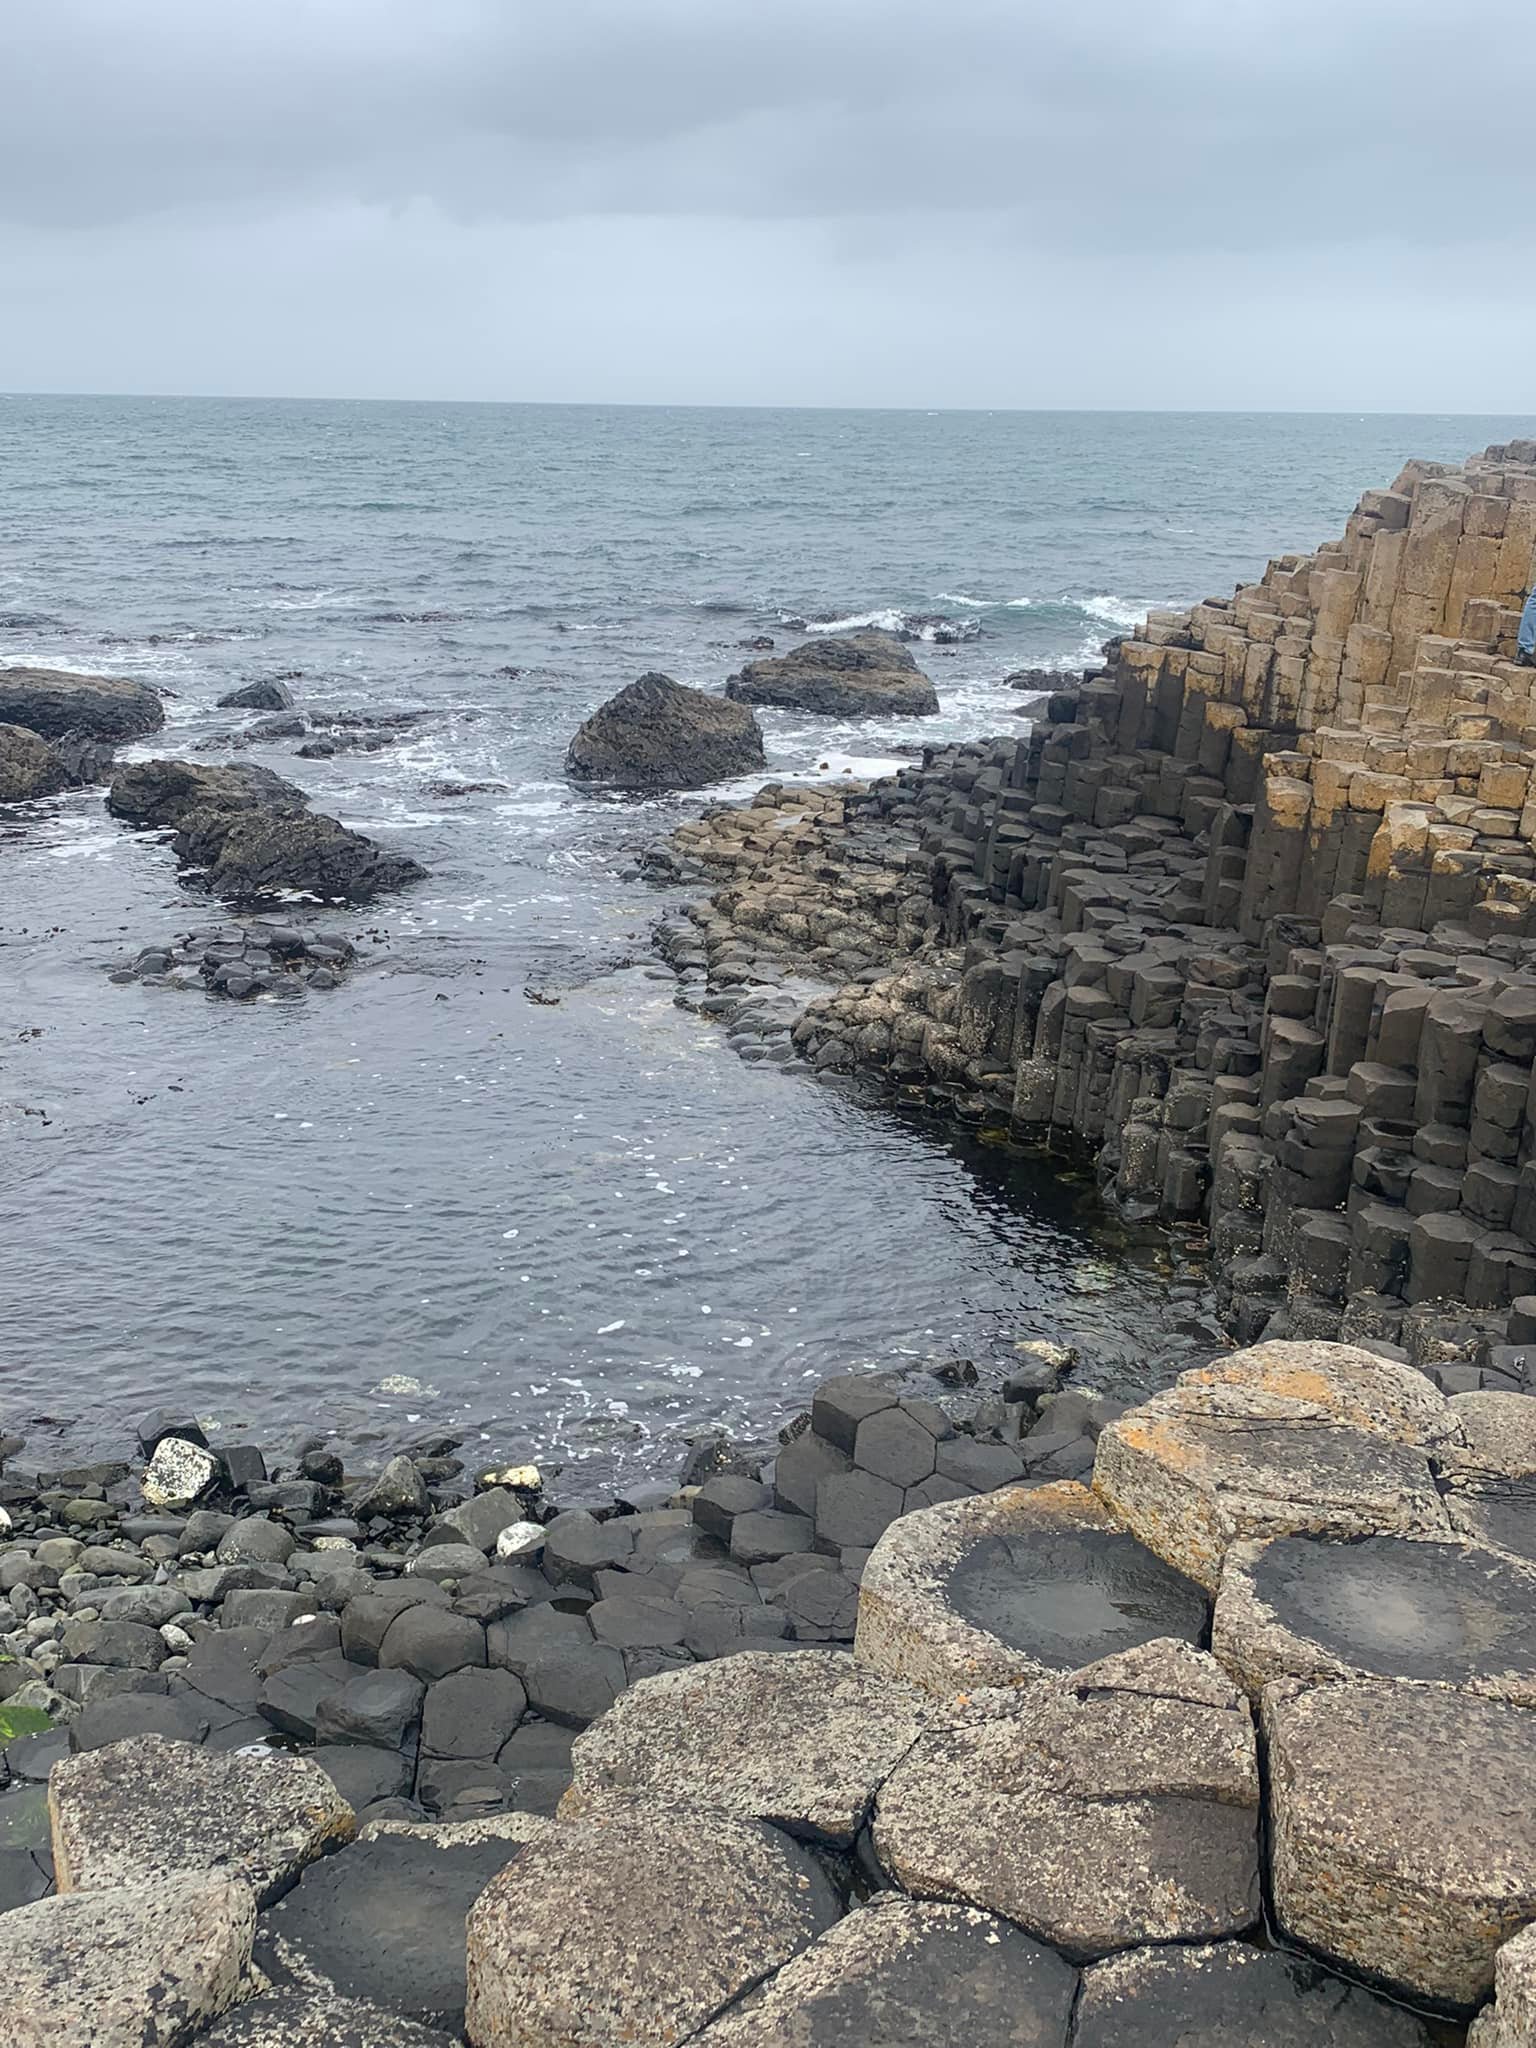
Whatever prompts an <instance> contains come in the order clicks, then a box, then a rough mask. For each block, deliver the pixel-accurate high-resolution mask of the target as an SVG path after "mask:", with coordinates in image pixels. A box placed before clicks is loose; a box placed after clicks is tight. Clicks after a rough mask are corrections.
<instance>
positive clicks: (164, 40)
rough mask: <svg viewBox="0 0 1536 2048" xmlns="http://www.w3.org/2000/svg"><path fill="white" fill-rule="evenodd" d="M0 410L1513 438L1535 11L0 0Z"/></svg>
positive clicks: (705, 0) (988, 1) (1194, 0)
mask: <svg viewBox="0 0 1536 2048" xmlns="http://www.w3.org/2000/svg"><path fill="white" fill-rule="evenodd" d="M0 94H3V99H0V389H11V390H55V391H59V390H66V391H67V390H76V391H80V390H83V391H152V392H240V393H290V394H304V395H334V396H358V397H388V396H397V397H433V398H490V399H575V400H606V401H621V400H622V401H660V402H667V403H682V402H689V401H693V402H699V403H746V404H818V405H839V404H868V405H974V406H1136V407H1139V406H1175V407H1184V406H1217V407H1220V406H1233V407H1255V408H1291V407H1301V408H1324V409H1332V408H1341V409H1349V410H1357V409H1367V408H1368V409H1373V410H1385V411H1393V410H1427V411H1458V412H1470V411H1490V412H1492V411H1510V412H1522V413H1523V412H1528V411H1531V410H1533V409H1536V147H1533V145H1532V134H1533V122H1536V0H1053V4H1051V5H1049V6H1044V5H1040V4H1036V0H0Z"/></svg>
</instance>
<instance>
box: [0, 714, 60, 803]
mask: <svg viewBox="0 0 1536 2048" xmlns="http://www.w3.org/2000/svg"><path fill="white" fill-rule="evenodd" d="M69 787H70V775H69V772H68V770H67V769H66V768H65V766H64V763H63V761H62V760H61V759H60V757H59V755H58V754H57V753H56V752H55V750H54V749H53V748H52V747H51V746H50V745H49V744H48V742H47V740H45V739H44V738H43V737H42V736H41V734H39V733H35V732H30V731H29V730H28V729H27V728H26V727H25V726H22V725H0V804H24V803H30V802H31V801H32V799H33V798H34V797H40V796H58V795H59V794H60V792H61V791H63V790H66V789H68V788H69Z"/></svg>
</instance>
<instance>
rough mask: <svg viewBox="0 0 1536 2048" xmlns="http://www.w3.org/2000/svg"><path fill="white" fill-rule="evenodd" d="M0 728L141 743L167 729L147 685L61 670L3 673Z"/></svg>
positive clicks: (1, 670)
mask: <svg viewBox="0 0 1536 2048" xmlns="http://www.w3.org/2000/svg"><path fill="white" fill-rule="evenodd" d="M0 722H3V723H5V724H7V725H24V726H25V727H26V728H27V730H28V731H29V732H38V733H41V734H42V736H43V738H44V739H49V740H52V739H59V738H61V737H62V736H63V735H64V734H65V733H80V734H82V735H83V736H84V737H86V738H88V739H93V740H114V741H116V740H141V739H143V738H144V737H145V736H146V734H148V733H152V732H158V731H159V730H160V728H161V726H162V725H164V723H165V706H164V704H163V703H162V702H161V701H160V696H159V693H158V692H157V691H155V690H152V689H151V688H150V687H149V685H148V683H133V682H128V681H126V680H125V679H124V678H123V677H121V676H86V675H71V674H69V673H67V672H66V671H65V670H63V669H52V668H0Z"/></svg>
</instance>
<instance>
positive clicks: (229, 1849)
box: [48, 1735, 355, 1901]
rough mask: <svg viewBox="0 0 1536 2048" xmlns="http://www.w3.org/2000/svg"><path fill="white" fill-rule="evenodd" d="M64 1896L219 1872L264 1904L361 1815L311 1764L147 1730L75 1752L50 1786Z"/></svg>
mask: <svg viewBox="0 0 1536 2048" xmlns="http://www.w3.org/2000/svg"><path fill="white" fill-rule="evenodd" d="M48 1802H49V1811H50V1813H51V1815H52V1825H53V1855H54V1862H55V1864H56V1866H57V1869H58V1881H59V1888H60V1890H61V1891H73V1890H76V1889H80V1890H93V1891H94V1890H99V1889H100V1888H101V1887H102V1886H106V1885H123V1884H126V1885H133V1884H142V1883H146V1882H150V1881H152V1880H153V1879H155V1878H156V1877H158V1876H160V1875H162V1874H163V1873H164V1872H165V1870H166V1869H168V1868H170V1869H174V1870H176V1871H178V1872H180V1873H183V1874H192V1873H196V1872H201V1871H219V1872H222V1873H224V1874H225V1875H228V1876H231V1877H238V1878H240V1879H241V1880H242V1881H243V1882H244V1883H246V1884H249V1885H250V1886H251V1888H252V1890H253V1891H254V1892H255V1893H256V1896H257V1899H258V1901H261V1900H263V1899H266V1898H269V1897H271V1896H273V1895H274V1894H275V1893H277V1892H279V1891H281V1890H282V1889H283V1887H284V1886H285V1885H286V1884H287V1883H288V1882H289V1881H290V1880H291V1878H292V1877H293V1875H294V1873H295V1872H296V1871H298V1870H300V1869H302V1868H303V1866H304V1865H305V1864H306V1863H308V1862H309V1861H310V1860H311V1858H312V1857H315V1856H319V1855H321V1854H322V1853H323V1852H324V1851H325V1850H326V1849H328V1848H331V1847H333V1846H334V1845H335V1844H336V1843H338V1842H344V1841H347V1840H349V1839H350V1837H351V1835H352V1833H353V1829H354V1825H355V1824H354V1820H353V1814H352V1809H351V1807H349V1806H348V1805H347V1803H346V1801H345V1800H344V1799H342V1798H341V1796H340V1794H339V1793H338V1792H337V1790H336V1788H335V1786H334V1785H333V1784H332V1783H331V1781H330V1779H329V1778H327V1777H326V1775H325V1773H324V1772H323V1771H321V1770H319V1769H317V1768H316V1766H315V1765H314V1764H312V1763H309V1762H308V1761H306V1760H305V1759H304V1758H302V1757H296V1756H278V1755H276V1754H273V1755H271V1756H263V1757H250V1756H232V1755H215V1754H212V1753H211V1752H209V1751H208V1750H206V1749H195V1748H193V1747H191V1746H190V1745H188V1744H186V1743H182V1742H167V1741H164V1740H163V1739H162V1738H160V1737H159V1736H155V1735H145V1736H140V1737H138V1738H136V1739H135V1740H133V1741H129V1742H118V1743H114V1744H112V1745H111V1746H110V1747H109V1748H106V1749H97V1750H91V1751H89V1752H88V1753H86V1754H84V1755H81V1756H72V1757H68V1758H66V1759H65V1761H64V1762H62V1763H60V1764H58V1765H56V1766H55V1768H54V1771H53V1774H52V1777H51V1779H50V1782H49V1788H48Z"/></svg>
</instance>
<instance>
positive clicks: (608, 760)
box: [565, 671, 764, 789]
mask: <svg viewBox="0 0 1536 2048" xmlns="http://www.w3.org/2000/svg"><path fill="white" fill-rule="evenodd" d="M763 765H764V754H763V735H762V731H761V729H760V728H759V726H758V723H757V720H756V719H755V718H754V717H753V716H752V714H751V712H750V711H746V710H743V709H742V707H741V706H740V705H737V704H732V703H730V702H728V701H727V699H726V698H724V697H716V696H712V695H711V694H710V693H709V692H708V691H706V690H693V689H689V688H688V687H687V686H686V685H685V684H683V683H675V682H673V680H672V678H671V677H670V676H664V675H660V674H657V673H655V672H654V671H653V672H652V673H650V674H648V675H643V676H641V678H640V680H639V681H638V682H634V683H630V684H629V685H628V687H627V688H625V689H622V690H620V691H619V692H618V694H617V696H613V697H610V698H609V699H608V701H607V703H606V704H602V705H600V706H599V707H598V709H597V710H596V711H594V712H593V714H592V716H591V717H590V718H589V719H588V720H587V721H586V723H585V724H584V725H583V726H582V727H581V730H580V731H579V732H578V733H577V735H576V737H575V738H574V739H573V740H572V741H571V744H570V750H569V752H568V753H567V754H566V757H565V772H566V774H567V775H569V776H572V777H574V778H575V779H576V780H577V781H579V782H601V783H610V784H614V785H616V786H617V787H619V788H623V789H702V788H703V787H704V786H705V784H706V783H710V782H727V781H729V780H730V779H731V778H732V777H733V776H737V775H750V774H751V773H752V772H753V770H754V769H757V768H761V767H762V766H763Z"/></svg>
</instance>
